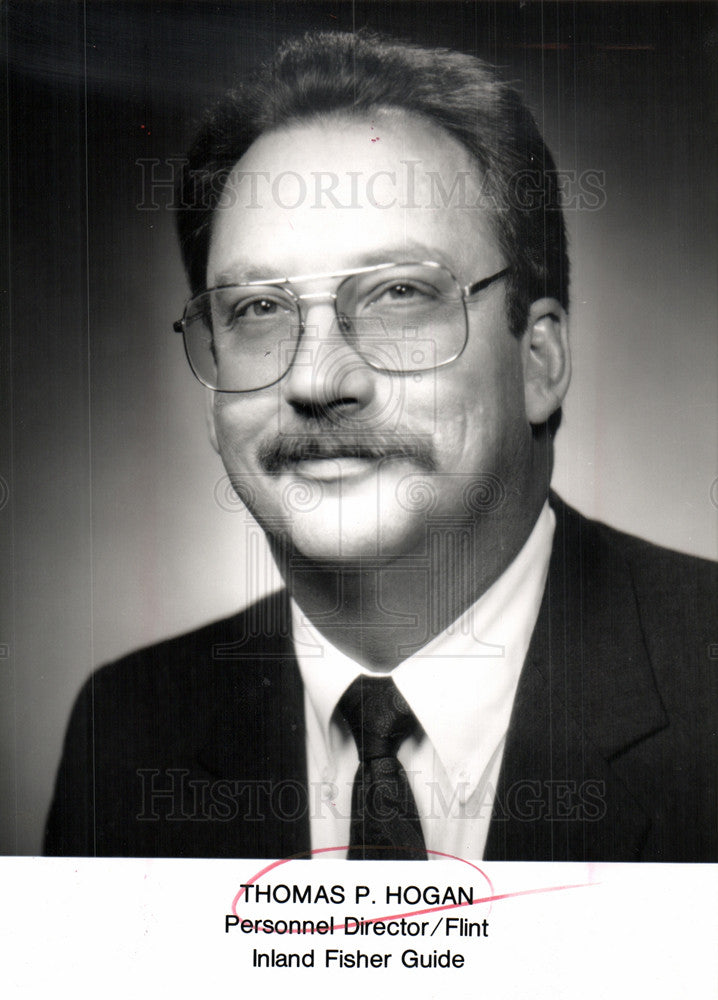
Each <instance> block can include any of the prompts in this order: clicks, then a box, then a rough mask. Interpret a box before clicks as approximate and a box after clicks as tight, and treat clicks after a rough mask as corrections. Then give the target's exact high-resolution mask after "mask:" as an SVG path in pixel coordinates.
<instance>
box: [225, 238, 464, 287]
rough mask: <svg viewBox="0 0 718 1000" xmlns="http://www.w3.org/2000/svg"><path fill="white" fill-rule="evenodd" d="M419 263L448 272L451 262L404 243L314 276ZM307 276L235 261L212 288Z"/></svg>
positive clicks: (433, 250) (434, 251)
mask: <svg viewBox="0 0 718 1000" xmlns="http://www.w3.org/2000/svg"><path fill="white" fill-rule="evenodd" d="M422 261H435V262H436V263H437V264H444V265H445V266H446V267H448V268H449V269H450V270H451V269H452V265H451V262H449V261H447V259H446V256H445V254H443V253H441V252H440V251H438V250H437V249H436V248H435V247H428V246H426V244H424V243H417V242H411V241H407V242H406V243H402V244H397V245H395V246H388V247H381V248H380V249H377V250H372V251H369V252H367V253H363V254H359V255H358V256H357V257H356V258H354V260H353V261H352V263H351V264H349V265H347V266H346V267H337V268H336V270H335V271H321V272H317V273H318V274H322V275H323V274H326V275H331V274H334V273H343V272H345V271H352V270H353V269H354V268H356V269H357V270H358V269H360V268H362V267H373V266H374V265H376V264H393V263H396V264H402V263H407V264H408V263H420V262H422ZM310 276H311V275H309V274H307V272H302V273H301V274H299V273H298V274H295V275H292V274H287V273H286V271H281V272H280V271H278V269H277V267H276V265H274V264H269V263H267V264H262V263H259V264H257V263H256V262H255V263H254V264H251V265H250V264H243V263H241V262H239V261H238V262H237V264H235V265H232V266H230V267H229V268H227V270H224V271H220V272H219V273H218V274H216V275H214V283H213V287H215V288H221V287H222V286H223V285H238V284H239V285H241V284H244V283H245V282H249V281H262V279H265V278H266V280H267V281H281V280H282V279H286V278H289V279H291V278H294V277H310Z"/></svg>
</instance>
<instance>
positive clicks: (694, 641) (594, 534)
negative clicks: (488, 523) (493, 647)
mask: <svg viewBox="0 0 718 1000" xmlns="http://www.w3.org/2000/svg"><path fill="white" fill-rule="evenodd" d="M551 505H552V507H553V508H554V511H555V513H556V520H557V526H556V537H555V540H554V547H555V549H556V548H557V547H558V548H559V549H560V548H561V547H562V546H563V547H564V548H566V549H568V548H573V549H574V550H577V551H578V561H579V563H580V566H581V575H582V578H583V585H584V588H585V590H586V592H588V593H590V594H591V599H592V600H605V601H610V600H611V599H612V598H613V596H614V593H615V592H616V591H617V592H619V593H621V594H622V595H626V594H629V593H630V597H631V603H633V602H634V601H635V605H634V606H635V613H636V614H637V615H638V619H639V622H640V627H641V632H642V636H643V642H644V644H645V646H646V648H647V651H648V653H649V655H650V658H651V662H652V663H653V666H654V670H655V672H656V675H657V678H658V679H659V681H664V682H666V683H669V684H676V683H678V684H680V685H683V686H684V687H685V689H686V691H688V689H690V688H691V687H692V682H693V681H698V680H699V679H700V683H701V685H702V686H703V689H704V690H705V685H706V684H707V685H708V687H709V688H712V687H714V686H715V685H716V682H717V681H716V678H718V645H717V644H716V643H717V641H718V613H717V612H718V601H716V594H717V593H718V563H716V562H712V561H711V560H708V559H701V558H698V557H697V556H690V555H686V554H684V553H681V552H674V551H673V550H671V549H667V548H664V547H662V546H660V545H655V544H653V543H651V542H647V541H645V540H644V539H642V538H638V537H636V536H634V535H629V534H627V533H626V532H623V531H618V530H616V529H615V528H611V527H609V526H608V525H605V524H603V523H601V522H598V521H592V520H590V519H588V518H586V517H584V516H583V515H582V514H579V513H578V512H577V511H575V510H572V508H570V507H568V506H567V505H566V504H564V503H563V501H561V500H560V499H559V498H558V497H552V499H551ZM569 558H572V557H569ZM596 578H598V579H600V581H601V584H600V586H599V587H598V588H596V589H594V588H593V580H594V579H596ZM623 583H627V584H628V586H627V587H624V586H623ZM624 603H625V597H624ZM626 613H630V614H633V611H630V610H629V609H626ZM614 621H615V624H616V627H617V628H619V629H620V626H621V621H622V609H621V608H616V609H615V613H614ZM678 665H680V666H681V667H683V668H687V669H684V670H682V671H677V670H676V667H677V666H678Z"/></svg>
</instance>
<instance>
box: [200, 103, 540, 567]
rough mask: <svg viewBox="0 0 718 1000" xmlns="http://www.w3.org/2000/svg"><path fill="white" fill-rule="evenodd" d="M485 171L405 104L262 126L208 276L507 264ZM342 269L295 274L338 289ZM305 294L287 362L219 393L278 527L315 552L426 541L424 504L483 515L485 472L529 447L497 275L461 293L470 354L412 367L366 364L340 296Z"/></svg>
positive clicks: (229, 462) (267, 513)
mask: <svg viewBox="0 0 718 1000" xmlns="http://www.w3.org/2000/svg"><path fill="white" fill-rule="evenodd" d="M460 173H463V174H464V176H466V174H467V173H468V174H470V178H469V181H468V183H467V185H466V196H465V197H463V196H460V195H459V193H458V192H459V190H460V189H459V188H457V189H456V192H455V195H454V197H453V198H451V199H446V198H443V197H442V193H441V192H442V191H443V192H451V190H452V185H453V184H454V182H455V180H456V178H457V176H458V175H459V174H460ZM479 183H480V178H479V177H478V175H477V174H476V172H475V171H474V170H473V167H472V164H471V162H470V160H469V157H468V154H467V153H466V151H465V150H464V149H463V147H462V146H460V145H459V144H458V143H457V142H455V141H454V140H453V139H452V138H451V137H450V136H449V135H448V134H446V133H444V132H443V131H442V130H440V129H438V128H436V127H434V126H432V125H429V124H427V123H425V122H424V121H422V120H421V119H418V118H413V117H412V116H407V115H404V114H401V113H389V112H387V113H377V114H376V115H375V116H374V118H373V119H371V120H366V121H361V120H357V119H355V118H346V119H343V118H338V119H337V118H332V119H327V120H326V121H323V122H320V123H312V124H301V125H296V126H293V127H289V128H283V129H280V130H278V131H276V132H273V133H269V134H266V135H264V136H263V137H261V138H260V139H259V140H258V141H257V142H256V143H255V144H254V145H253V146H252V147H251V148H250V149H249V150H248V152H247V153H246V155H245V156H244V157H243V158H242V159H241V160H240V161H239V163H238V164H236V166H235V168H234V170H233V172H232V174H231V176H230V177H229V179H228V181H227V185H226V188H225V192H224V197H223V199H222V205H221V206H220V207H219V208H218V209H217V210H216V213H215V217H214V220H213V228H212V238H211V244H210V252H209V259H208V266H207V286H208V287H213V286H216V285H221V284H228V283H241V282H242V281H244V280H248V279H258V278H280V277H291V276H296V275H300V276H302V275H303V276H307V275H322V274H323V275H327V274H329V275H332V274H335V273H336V272H338V271H345V270H348V269H355V268H361V267H365V266H367V265H371V264H378V263H389V262H397V263H409V262H421V261H435V262H437V263H439V264H442V265H444V266H445V267H447V268H448V270H449V271H451V272H452V273H453V274H454V275H455V277H456V278H457V279H458V281H459V283H460V285H461V286H462V287H463V286H466V285H470V284H473V283H474V282H477V281H479V280H481V279H482V278H485V277H487V276H489V275H492V274H494V273H495V272H497V271H499V270H501V269H502V268H503V267H505V265H506V261H505V260H504V259H503V257H502V254H501V253H500V251H499V250H498V248H497V245H496V242H495V239H494V238H493V236H492V234H491V231H490V227H489V223H488V219H487V216H486V213H485V212H484V211H483V210H482V209H479V208H474V207H470V206H471V205H472V204H473V203H474V202H475V201H476V200H477V199H478V192H479ZM447 200H448V201H449V204H448V205H447V204H446V201H447ZM340 281H341V278H334V277H328V278H327V277H324V278H322V279H318V280H307V279H306V278H303V279H302V280H300V281H297V282H296V283H295V286H294V287H295V288H296V291H297V292H298V293H300V294H302V295H305V294H306V295H308V294H310V293H316V292H320V293H331V292H334V291H335V290H336V288H337V286H338V285H339V282H340ZM302 308H303V311H304V320H305V324H306V328H305V331H304V334H303V338H302V342H301V345H300V350H299V352H298V354H297V357H296V359H295V362H294V364H293V366H292V368H291V369H290V371H289V372H288V373H287V374H286V375H285V376H284V377H283V378H282V379H280V380H279V381H278V382H277V383H276V384H274V385H272V386H269V387H268V388H263V389H258V390H255V391H251V392H246V393H220V392H217V393H214V395H213V401H212V413H211V430H212V435H213V441H214V443H215V446H216V447H217V449H218V451H219V453H220V454H221V456H222V459H223V462H224V465H225V468H226V470H227V473H228V475H229V476H230V477H231V479H232V481H233V482H234V483H235V484H236V486H237V488H238V491H239V492H240V495H241V496H242V497H243V499H246V502H247V503H248V505H249V507H250V508H251V510H252V512H253V513H254V514H255V516H256V517H257V519H258V520H259V522H260V523H261V524H262V525H263V526H264V527H265V528H266V529H267V530H268V531H270V532H274V533H278V534H279V535H282V536H284V537H285V538H287V539H288V541H289V544H290V545H291V546H292V547H293V548H294V550H296V551H298V552H299V553H301V554H302V555H303V556H305V557H307V558H309V559H310V560H316V561H319V562H322V561H332V562H333V561H337V560H338V561H339V562H344V561H345V560H346V561H352V560H357V559H359V558H367V559H371V558H375V557H378V558H380V559H387V558H388V559H391V558H394V557H398V556H412V555H413V554H418V553H421V552H422V551H423V550H424V541H425V534H426V523H427V516H428V514H429V513H430V515H431V517H432V518H441V519H442V520H443V521H444V523H446V522H447V521H450V520H451V519H452V518H454V519H457V518H458V519H460V520H462V521H464V522H465V521H466V519H467V517H473V520H474V521H475V522H476V524H477V525H478V526H479V530H480V521H481V518H482V516H483V515H482V513H481V511H480V510H478V512H477V508H476V504H475V500H476V489H477V484H478V488H479V490H480V489H481V488H482V486H483V485H485V484H486V483H487V482H488V483H490V484H491V486H490V489H493V490H494V491H495V492H496V493H499V494H513V495H515V494H516V492H517V491H520V490H521V489H522V487H523V485H525V477H526V475H527V474H528V465H529V455H530V447H531V444H530V442H531V431H530V425H529V422H528V419H527V416H526V407H525V403H524V366H525V348H524V345H523V342H522V339H521V338H517V337H515V336H513V335H512V333H511V331H510V329H509V326H508V323H507V318H506V302H505V283H504V282H503V281H498V282H496V283H495V284H493V285H491V286H490V287H489V288H487V289H486V290H485V291H483V292H482V293H480V294H479V295H478V296H477V297H476V298H475V300H473V299H472V300H471V301H470V303H469V304H468V306H467V314H468V327H469V334H468V342H467V345H466V347H465V349H464V351H463V353H462V354H461V356H460V357H459V358H458V359H456V360H455V361H453V362H452V363H451V364H449V365H448V366H446V367H442V368H438V369H435V370H433V371H423V372H421V373H414V374H388V373H386V372H380V371H377V370H375V369H373V368H371V367H369V366H368V365H367V364H366V363H365V362H363V361H362V359H361V358H360V357H359V356H358V355H357V354H356V352H355V351H354V349H353V348H352V347H351V346H350V345H349V343H347V342H346V341H344V340H343V339H342V338H341V335H340V332H339V329H338V326H337V324H336V321H335V313H334V306H333V303H332V301H331V299H330V298H328V297H326V296H322V295H320V296H319V297H317V298H305V299H304V300H303V302H302ZM424 347H426V348H427V349H428V350H431V344H427V345H422V349H423V348H424ZM362 442H370V445H371V446H370V447H369V448H362V447H361V443H362ZM309 448H311V457H306V452H307V449H309ZM472 489H473V491H474V493H473V494H472ZM472 496H473V500H472ZM472 504H473V506H472ZM479 506H480V505H479Z"/></svg>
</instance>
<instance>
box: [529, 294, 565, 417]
mask: <svg viewBox="0 0 718 1000" xmlns="http://www.w3.org/2000/svg"><path fill="white" fill-rule="evenodd" d="M523 362H524V392H525V397H526V414H527V416H528V418H529V421H530V422H531V423H532V424H544V423H546V421H547V420H548V418H549V417H550V416H551V414H552V413H555V412H556V410H558V408H559V407H560V406H561V403H562V402H563V399H564V396H565V395H566V390H567V389H568V384H569V382H570V381H571V353H570V350H569V346H568V317H567V316H566V310H565V309H564V308H563V306H562V305H561V303H560V302H558V300H557V299H538V300H537V301H536V302H534V303H533V305H532V306H531V308H530V310H529V318H528V323H527V326H526V331H525V333H524V337H523Z"/></svg>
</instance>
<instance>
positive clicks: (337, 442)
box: [257, 430, 438, 473]
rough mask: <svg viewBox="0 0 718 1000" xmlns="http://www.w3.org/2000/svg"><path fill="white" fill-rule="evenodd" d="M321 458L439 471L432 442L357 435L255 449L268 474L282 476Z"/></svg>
mask: <svg viewBox="0 0 718 1000" xmlns="http://www.w3.org/2000/svg"><path fill="white" fill-rule="evenodd" d="M322 458H327V459H331V458H368V459H374V460H381V459H384V458H387V459H389V458H391V459H395V458H405V459H410V460H411V461H413V462H414V463H415V464H416V465H419V466H420V467H421V468H422V469H424V470H425V471H426V472H435V471H436V469H437V468H438V463H437V461H436V455H435V452H434V445H433V442H432V440H431V438H428V437H414V438H399V437H397V436H396V435H387V434H373V433H368V432H359V431H346V430H345V431H341V432H338V431H334V432H330V433H326V432H325V433H323V434H306V433H304V434H291V435H281V436H279V437H276V438H274V439H273V440H272V441H267V442H264V443H263V444H261V445H260V446H259V448H258V449H257V459H258V461H259V463H260V465H261V466H262V468H263V469H264V471H265V472H268V473H277V472H282V471H283V470H284V469H288V468H291V467H292V466H293V465H296V464H297V463H298V462H302V461H307V460H313V459H322Z"/></svg>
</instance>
